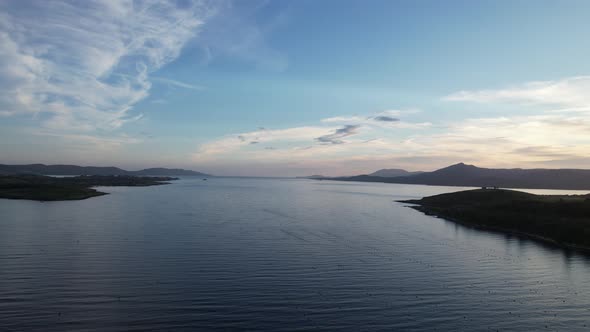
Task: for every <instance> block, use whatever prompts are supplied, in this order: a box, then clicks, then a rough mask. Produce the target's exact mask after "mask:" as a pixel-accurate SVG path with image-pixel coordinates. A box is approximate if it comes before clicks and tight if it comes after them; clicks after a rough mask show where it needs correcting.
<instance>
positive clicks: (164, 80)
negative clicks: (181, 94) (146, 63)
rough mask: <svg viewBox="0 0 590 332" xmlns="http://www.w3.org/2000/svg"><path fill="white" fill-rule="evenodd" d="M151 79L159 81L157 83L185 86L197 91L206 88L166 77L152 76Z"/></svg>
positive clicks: (184, 87)
mask: <svg viewBox="0 0 590 332" xmlns="http://www.w3.org/2000/svg"><path fill="white" fill-rule="evenodd" d="M151 80H152V81H154V82H157V83H163V84H167V85H170V86H174V87H178V88H183V89H189V90H196V91H200V90H204V89H205V87H204V86H202V85H196V84H191V83H186V82H181V81H178V80H173V79H170V78H165V77H152V78H151Z"/></svg>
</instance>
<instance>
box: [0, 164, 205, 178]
mask: <svg viewBox="0 0 590 332" xmlns="http://www.w3.org/2000/svg"><path fill="white" fill-rule="evenodd" d="M0 174H40V175H136V176H147V175H155V176H162V175H177V176H178V175H180V176H190V175H192V176H210V175H208V174H205V173H201V172H195V171H190V170H185V169H177V168H172V169H170V168H147V169H143V170H140V171H126V170H124V169H121V168H118V167H97V166H76V165H43V164H30V165H2V164H0Z"/></svg>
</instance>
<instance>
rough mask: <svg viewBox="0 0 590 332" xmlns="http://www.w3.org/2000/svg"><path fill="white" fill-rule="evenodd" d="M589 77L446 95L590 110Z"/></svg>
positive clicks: (449, 97) (489, 101)
mask: <svg viewBox="0 0 590 332" xmlns="http://www.w3.org/2000/svg"><path fill="white" fill-rule="evenodd" d="M588 91H590V76H576V77H570V78H564V79H560V80H554V81H537V82H528V83H524V84H520V85H514V86H511V87H507V88H504V89H495V90H494V89H489V90H475V91H469V90H465V91H459V92H456V93H453V94H450V95H448V96H446V97H444V98H443V100H446V101H467V102H476V103H517V104H529V105H548V106H557V107H560V108H564V107H565V108H568V109H569V110H570V111H575V110H578V111H588V110H590V94H589V93H588Z"/></svg>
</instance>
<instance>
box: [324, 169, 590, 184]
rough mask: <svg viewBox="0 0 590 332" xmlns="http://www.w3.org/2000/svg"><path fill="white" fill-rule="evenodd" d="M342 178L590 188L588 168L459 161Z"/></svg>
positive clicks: (427, 182) (347, 179) (370, 180)
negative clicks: (496, 165)
mask: <svg viewBox="0 0 590 332" xmlns="http://www.w3.org/2000/svg"><path fill="white" fill-rule="evenodd" d="M330 180H340V181H364V182H386V183H405V184H426V185H435V186H463V187H482V186H496V187H501V188H531V189H569V190H590V170H584V169H540V168H539V169H521V168H512V169H494V168H480V167H476V166H473V165H466V164H464V163H459V164H456V165H452V166H449V167H445V168H441V169H439V170H436V171H434V172H425V173H421V174H417V175H411V176H401V177H393V178H384V177H378V176H369V175H359V176H352V177H340V178H332V179H330Z"/></svg>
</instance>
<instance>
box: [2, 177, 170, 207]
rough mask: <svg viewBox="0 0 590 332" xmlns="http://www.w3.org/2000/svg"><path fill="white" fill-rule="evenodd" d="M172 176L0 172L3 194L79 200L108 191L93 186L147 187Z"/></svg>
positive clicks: (25, 197)
mask: <svg viewBox="0 0 590 332" xmlns="http://www.w3.org/2000/svg"><path fill="white" fill-rule="evenodd" d="M176 179H177V178H173V177H147V176H128V175H83V176H74V177H50V176H42V175H30V174H23V175H0V198H8V199H28V200H35V201H65V200H80V199H86V198H90V197H95V196H101V195H106V194H107V193H104V192H100V191H98V190H96V189H93V188H92V187H96V186H131V187H144V186H154V185H162V184H168V183H169V182H168V181H172V180H176Z"/></svg>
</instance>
